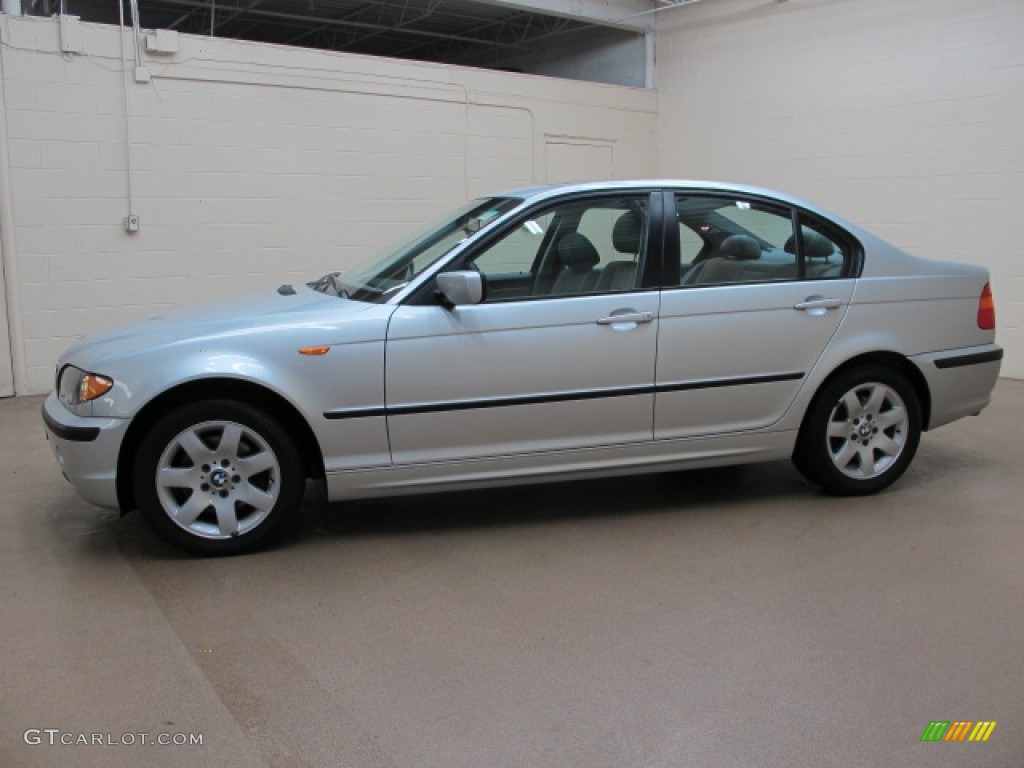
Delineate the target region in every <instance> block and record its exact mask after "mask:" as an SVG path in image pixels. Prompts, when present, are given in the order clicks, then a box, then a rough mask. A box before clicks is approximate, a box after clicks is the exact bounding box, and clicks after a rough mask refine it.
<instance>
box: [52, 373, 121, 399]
mask: <svg viewBox="0 0 1024 768" xmlns="http://www.w3.org/2000/svg"><path fill="white" fill-rule="evenodd" d="M113 386H114V380H113V379H110V378H107V377H106V376H101V375H100V374H98V373H88V372H86V371H83V370H82V369H81V368H75V366H73V365H65V366H64V369H63V370H62V371H61V372H60V378H59V379H58V381H57V396H58V397H60V399H61V400H62V401H64V402H65V403H66V404H68V405H78V404H79V403H88V402H89V401H90V400H95V399H96V398H97V397H100V396H102V395H105V394H106V393H107V392H109V391H110V388H111V387H113Z"/></svg>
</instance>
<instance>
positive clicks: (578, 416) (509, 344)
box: [386, 193, 659, 464]
mask: <svg viewBox="0 0 1024 768" xmlns="http://www.w3.org/2000/svg"><path fill="white" fill-rule="evenodd" d="M648 199H649V198H648V194H646V193H643V194H634V195H618V196H613V197H609V196H605V197H602V198H598V199H589V200H582V201H581V200H574V201H572V202H570V203H562V204H559V205H556V206H553V207H551V208H549V209H546V210H541V211H538V212H536V213H534V214H529V215H527V216H526V217H524V218H522V219H521V220H519V221H517V222H515V223H513V224H511V225H510V228H509V229H507V230H506V231H505V233H504V234H503V235H501V236H500V237H499V238H498V239H497V240H496V241H491V243H489V244H484V245H483V246H482V247H481V249H480V250H478V251H477V252H476V253H472V254H467V256H466V259H465V261H463V262H462V263H459V264H455V265H452V268H454V269H461V268H472V269H477V270H479V271H480V272H481V273H482V274H483V275H484V277H485V280H486V282H487V286H488V297H487V298H486V299H485V301H484V302H483V303H481V304H476V305H469V306H459V307H455V308H452V309H445V308H443V307H441V306H439V305H438V304H437V303H436V302H428V303H423V304H419V305H415V304H409V305H405V306H402V307H400V308H399V309H398V310H397V311H396V312H395V313H394V315H392V319H391V324H390V327H389V330H388V340H387V352H386V392H387V411H388V435H389V439H390V443H391V452H392V459H393V461H394V463H395V464H410V463H419V462H431V461H452V460H467V459H475V458H481V457H495V456H515V455H523V454H527V453H529V454H535V455H536V454H540V453H542V452H545V451H559V450H572V449H580V448H588V447H593V446H603V445H622V444H627V443H643V442H649V441H650V440H651V439H652V436H653V411H654V387H653V384H654V364H655V356H656V351H657V333H658V323H657V315H658V301H659V295H658V291H657V289H656V287H655V286H651V287H649V288H641V287H640V286H642V284H643V279H642V274H643V267H644V264H645V257H646V252H647V248H646V246H645V243H646V241H647V230H648V226H647V221H648V219H649V216H648Z"/></svg>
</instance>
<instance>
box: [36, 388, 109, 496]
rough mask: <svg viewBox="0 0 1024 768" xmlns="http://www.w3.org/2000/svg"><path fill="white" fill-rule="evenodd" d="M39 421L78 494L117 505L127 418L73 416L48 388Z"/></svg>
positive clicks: (66, 476) (62, 470) (65, 475)
mask: <svg viewBox="0 0 1024 768" xmlns="http://www.w3.org/2000/svg"><path fill="white" fill-rule="evenodd" d="M43 425H44V427H45V429H46V439H47V441H48V442H49V443H50V447H51V448H52V450H53V454H54V457H55V458H56V459H57V463H58V464H59V465H60V468H61V472H63V473H64V477H65V478H67V480H68V482H70V483H71V485H72V486H74V488H75V490H76V491H77V492H78V494H79V495H80V496H81V497H82V498H83V499H85V500H86V501H88V502H90V503H91V504H95V505H97V506H100V507H108V508H110V509H118V508H119V507H118V503H117V457H118V454H119V453H120V450H121V441H122V440H123V439H124V434H125V432H126V431H127V430H128V420H127V419H111V418H94V417H87V416H77V415H75V414H73V413H71V411H69V410H68V409H67V408H65V407H64V405H63V404H62V403H61V402H60V400H59V399H58V398H57V395H56V393H53V392H51V393H50V396H49V397H48V398H46V401H45V402H44V403H43Z"/></svg>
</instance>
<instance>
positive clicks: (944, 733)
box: [921, 720, 997, 741]
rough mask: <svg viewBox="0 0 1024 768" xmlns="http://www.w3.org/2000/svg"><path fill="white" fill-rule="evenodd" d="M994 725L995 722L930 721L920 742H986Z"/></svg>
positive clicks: (994, 727)
mask: <svg viewBox="0 0 1024 768" xmlns="http://www.w3.org/2000/svg"><path fill="white" fill-rule="evenodd" d="M996 724H997V723H996V721H995V720H978V721H977V722H975V721H974V720H953V721H952V722H951V721H949V720H932V721H931V722H930V723H928V727H927V728H925V729H924V733H922V734H921V741H988V737H989V736H991V735H992V731H994V730H995V729H996Z"/></svg>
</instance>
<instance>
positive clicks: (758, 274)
mask: <svg viewBox="0 0 1024 768" xmlns="http://www.w3.org/2000/svg"><path fill="white" fill-rule="evenodd" d="M676 213H677V215H678V218H679V227H680V246H681V253H680V260H681V262H682V263H681V265H680V267H681V268H680V276H681V277H680V283H681V284H682V285H695V286H696V285H724V284H729V283H762V282H772V281H778V280H797V279H799V276H800V270H799V266H798V263H797V255H796V251H795V247H794V245H793V244H794V239H793V223H792V215H791V213H790V210H789V208H786V207H783V206H771V205H766V204H764V203H761V202H757V201H749V200H737V199H731V200H730V199H727V198H722V197H699V196H694V197H680V198H678V199H677V203H676ZM698 241H699V242H700V247H699V249H698V250H697V252H696V253H694V249H695V248H697V242H698Z"/></svg>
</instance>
